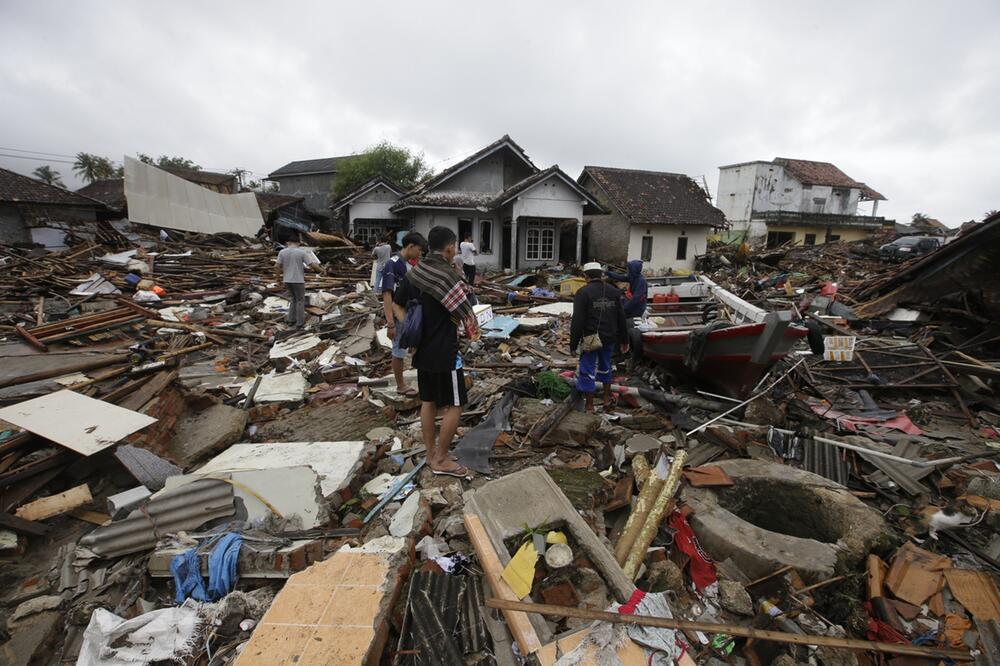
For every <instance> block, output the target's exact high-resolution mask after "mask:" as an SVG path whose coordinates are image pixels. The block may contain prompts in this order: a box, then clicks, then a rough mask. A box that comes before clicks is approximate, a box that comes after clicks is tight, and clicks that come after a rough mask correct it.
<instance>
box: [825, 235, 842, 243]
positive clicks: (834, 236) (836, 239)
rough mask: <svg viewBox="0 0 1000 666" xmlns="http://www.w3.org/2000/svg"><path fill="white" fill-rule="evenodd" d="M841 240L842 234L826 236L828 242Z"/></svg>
mask: <svg viewBox="0 0 1000 666" xmlns="http://www.w3.org/2000/svg"><path fill="white" fill-rule="evenodd" d="M839 240H840V234H827V236H826V242H827V243H836V242H837V241H839Z"/></svg>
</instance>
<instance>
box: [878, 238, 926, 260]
mask: <svg viewBox="0 0 1000 666" xmlns="http://www.w3.org/2000/svg"><path fill="white" fill-rule="evenodd" d="M939 247H941V241H940V240H939V239H937V238H929V237H920V236H903V237H901V238H897V239H896V240H894V241H892V242H891V243H886V244H885V245H883V246H882V247H880V248H879V249H878V256H879V257H880V258H881V259H882V260H883V261H906V260H907V259H910V258H911V257H918V256H920V255H922V254H927V253H928V252H933V251H934V250H936V249H938V248H939Z"/></svg>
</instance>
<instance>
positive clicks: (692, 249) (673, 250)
mask: <svg viewBox="0 0 1000 666" xmlns="http://www.w3.org/2000/svg"><path fill="white" fill-rule="evenodd" d="M708 232H709V227H704V226H689V225H679V224H649V225H641V224H633V225H632V226H631V228H630V229H629V242H628V258H629V260H632V259H641V258H642V239H643V238H644V237H646V236H652V238H653V256H652V259H651V260H650V261H648V262H646V263H645V264H644V265H643V270H644V271H646V272H649V273H652V274H660V273H666V272H667V270H673V271H675V272H676V271H680V270H688V271H690V270H694V258H695V256H696V255H699V254H704V253H705V248H706V247H707V245H708ZM681 236H683V237H685V238H687V239H688V241H687V256H686V258H685V259H677V239H678V238H680V237H681Z"/></svg>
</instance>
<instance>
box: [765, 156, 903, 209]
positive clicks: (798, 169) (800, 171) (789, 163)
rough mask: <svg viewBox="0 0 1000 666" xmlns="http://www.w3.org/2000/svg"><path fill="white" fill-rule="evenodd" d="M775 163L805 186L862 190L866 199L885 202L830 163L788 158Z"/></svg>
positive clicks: (775, 160) (777, 160)
mask: <svg viewBox="0 0 1000 666" xmlns="http://www.w3.org/2000/svg"><path fill="white" fill-rule="evenodd" d="M774 163H775V164H779V165H781V166H783V167H785V171H787V172H788V173H789V174H791V176H792V177H793V178H795V179H796V180H798V181H799V182H800V183H802V184H803V185H828V186H830V187H847V188H857V189H860V190H861V194H862V196H863V197H864V198H866V199H877V200H880V201H884V200H885V197H884V196H882V195H881V194H879V193H878V192H876V191H875V190H873V189H872V188H870V187H868V186H867V185H865V184H864V183H859V182H858V181H856V180H854V179H853V178H851V177H850V176H848V175H847V174H846V173H844V172H843V171H841V170H840V169H838V168H837V167H836V166H835V165H833V164H831V163H830V162H814V161H812V160H793V159H789V158H787V157H775V158H774Z"/></svg>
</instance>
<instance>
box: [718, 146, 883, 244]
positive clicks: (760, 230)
mask: <svg viewBox="0 0 1000 666" xmlns="http://www.w3.org/2000/svg"><path fill="white" fill-rule="evenodd" d="M863 201H871V202H872V210H871V213H870V214H869V215H860V214H859V213H858V204H859V203H860V202H863ZM879 201H885V197H884V196H882V195H881V194H879V193H878V192H876V191H875V190H874V189H872V188H871V187H869V186H868V185H866V184H865V183H862V182H859V181H856V180H854V179H853V178H851V177H850V176H848V175H847V174H846V173H844V172H843V171H841V170H840V169H838V168H837V167H836V166H834V165H833V164H831V163H829V162H814V161H811V160H795V159H788V158H784V157H778V158H775V159H774V160H772V161H770V162H764V161H756V162H741V163H739V164H730V165H728V166H722V167H719V188H718V193H717V199H716V205H717V207H718V208H719V209H721V210H722V212H723V213H724V214H725V216H726V220H727V221H728V222H729V224H730V228H731V230H732V232H733V233H734V234H741V235H746V236H748V237H749V238H750V239H760V238H766V240H767V244H768V245H769V246H774V245H781V244H783V243H786V242H789V241H792V242H794V243H798V244H803V245H815V244H819V243H826V242H832V241H838V240H845V241H849V240H860V239H862V238H865V237H867V236H868V235H869V234H871V233H872V232H874V231H877V230H879V229H881V228H882V227H883V226H885V225H887V224H888V225H890V226H891V225H892V221H891V220H886V219H885V218H882V217H877V212H878V202H879Z"/></svg>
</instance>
